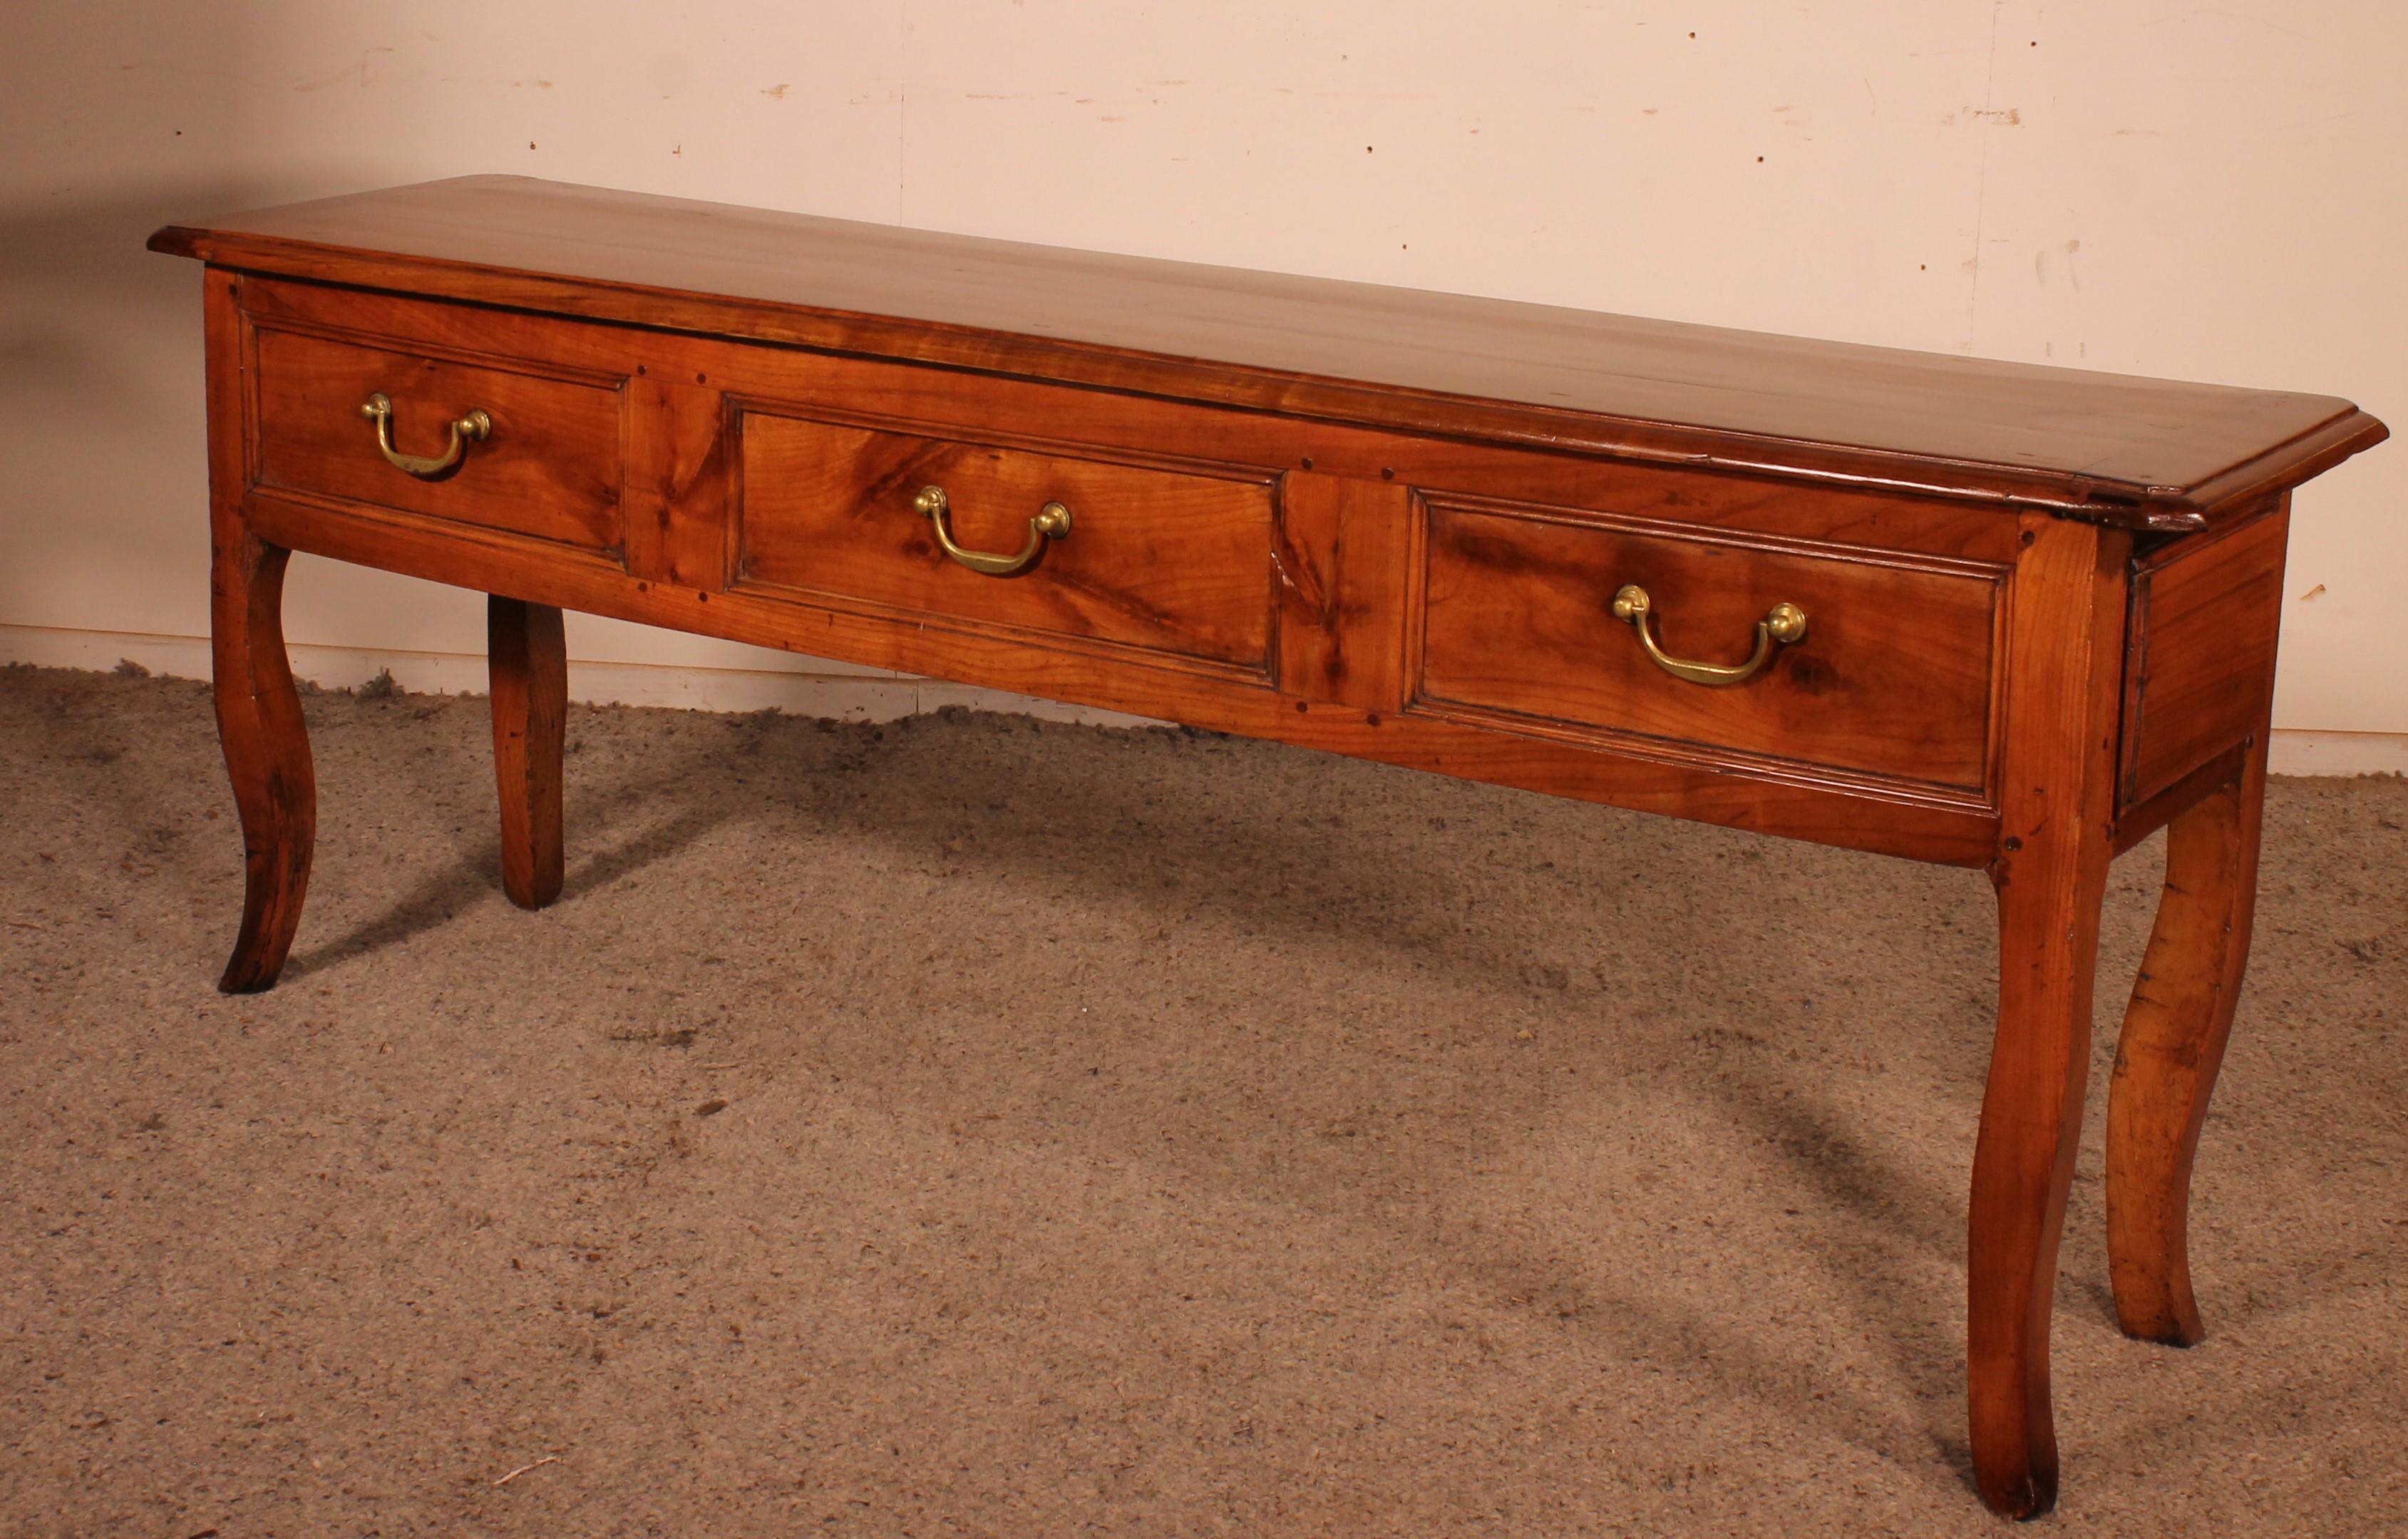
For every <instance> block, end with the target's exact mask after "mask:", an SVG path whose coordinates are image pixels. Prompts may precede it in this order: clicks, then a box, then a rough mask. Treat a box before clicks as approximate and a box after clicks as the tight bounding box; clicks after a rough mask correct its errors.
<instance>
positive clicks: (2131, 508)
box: [151, 177, 2384, 526]
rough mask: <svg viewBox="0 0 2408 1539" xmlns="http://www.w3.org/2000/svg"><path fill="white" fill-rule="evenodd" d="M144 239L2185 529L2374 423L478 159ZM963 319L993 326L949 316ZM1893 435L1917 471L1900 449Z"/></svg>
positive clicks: (2298, 475)
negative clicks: (1468, 412)
mask: <svg viewBox="0 0 2408 1539" xmlns="http://www.w3.org/2000/svg"><path fill="white" fill-rule="evenodd" d="M151 243H152V245H153V247H154V248H155V249H158V250H162V251H169V252H179V253H182V254H187V255H197V256H202V257H205V258H207V259H208V260H210V261H213V262H217V263H220V264H222V265H227V266H242V267H251V268H256V269H259V270H265V271H275V272H289V273H293V274H295V275H298V276H305V277H320V278H337V279H338V280H349V281H355V282H361V283H366V284H369V285H371V286H392V287H408V288H410V289H413V290H415V291H417V292H422V293H426V294H431V295H442V296H445V297H452V298H466V299H476V300H486V301H490V302H494V303H501V304H522V305H526V306H528V307H530V308H536V309H544V308H559V309H567V310H572V311H574V312H575V313H581V314H588V315H595V316H599V317H603V318H608V319H615V320H624V321H640V322H645V323H649V324H664V325H670V326H677V327H682V328H686V329H695V330H725V331H728V332H729V333H730V334H731V335H758V336H761V337H763V338H767V339H774V340H783V341H799V342H805V343H811V344H817V345H827V346H844V347H856V348H859V349H860V350H862V351H869V352H894V353H895V354H896V355H897V356H910V357H923V358H927V359H929V360H931V361H940V362H950V363H959V364H970V365H979V366H983V367H998V368H1002V369H1005V370H1007V371H1015V370H1016V371H1025V372H1036V373H1054V374H1057V375H1059V376H1060V377H1065V378H1077V379H1081V380H1082V381H1085V382H1090V383H1101V384H1120V385H1125V386H1127V387H1129V388H1161V389H1165V390H1168V391H1172V392H1173V393H1178V392H1179V391H1180V390H1181V389H1182V388H1183V387H1184V388H1186V389H1188V390H1190V391H1192V392H1193V393H1196V394H1197V395H1199V396H1206V395H1209V396H1211V397H1212V398H1223V399H1229V400H1232V401H1235V402H1237V403H1239V404H1248V405H1255V406H1262V407H1276V408H1284V409H1288V410H1317V411H1326V412H1328V413H1329V414H1333V415H1337V416H1340V418H1347V417H1352V418H1355V419H1357V420H1364V421H1381V422H1385V423H1389V424H1393V425H1398V426H1408V427H1422V428H1427V427H1430V426H1433V425H1435V424H1434V422H1433V421H1432V411H1433V410H1434V408H1435V406H1436V404H1437V403H1439V402H1441V401H1464V400H1473V401H1478V402H1481V403H1484V406H1485V408H1486V410H1484V411H1482V412H1480V413H1478V414H1476V416H1475V417H1473V418H1469V419H1467V418H1464V417H1462V416H1461V414H1460V413H1459V412H1458V413H1456V414H1455V425H1456V428H1457V430H1459V431H1469V432H1470V433H1471V434H1472V435H1473V436H1479V435H1480V434H1482V433H1483V432H1495V433H1498V434H1503V435H1506V436H1514V437H1520V438H1524V439H1535V440H1538V441H1549V442H1561V443H1566V444H1570V445H1574V446H1586V447H1620V448H1623V449H1626V450H1630V451H1634V452H1649V453H1657V454H1661V455H1664V456H1666V457H1671V458H1687V459H1690V460H1693V461H1696V460H1701V459H1703V460H1711V461H1713V462H1716V463H1731V464H1748V463H1771V464H1783V465H1789V466H1791V467H1796V468H1801V469H1805V468H1812V469H1814V470H1817V471H1818V472H1821V473H1828V474H1832V475H1835V476H1839V477H1841V478H1842V479H1845V478H1847V477H1850V476H1854V477H1860V478H1864V479H1872V480H1880V479H1884V478H1885V476H1887V475H1889V474H1890V473H1891V472H1894V471H1899V470H1903V471H1904V475H1903V477H1902V479H1904V480H1905V481H1907V482H1911V483H1913V484H1918V485H1932V486H1935V487H1945V488H1946V489H1952V490H1954V491H1956V492H1957V493H1959V494H1963V495H1991V496H2026V497H2046V496H2056V497H2058V498H2060V499H2062V500H2066V501H2070V502H2073V503H2077V504H2087V503H2088V502H2089V501H2090V500H2091V499H2093V498H2096V497H2099V496H2101V495H2102V494H2103V495H2104V496H2106V497H2108V498H2109V499H2110V500H2108V501H2105V502H2101V503H2100V504H2099V505H2098V506H2097V508H2096V510H2095V511H2096V515H2097V516H2098V517H2100V519H2102V520H2104V521H2109V522H2129V523H2151V522H2154V523H2157V524H2159V525H2165V526H2182V525H2185V524H2188V525H2190V526H2198V525H2199V524H2200V511H2201V509H2202V507H2203V506H2204V505H2205V504H2206V502H2208V501H2210V500H2214V499H2219V498H2222V497H2223V496H2225V495H2226V494H2227V493H2229V492H2237V491H2239V490H2244V489H2247V488H2248V487H2250V486H2254V485H2256V484H2257V482H2263V481H2266V480H2268V479H2269V478H2272V479H2273V480H2275V481H2278V482H2279V481H2281V480H2284V479H2286V478H2287V479H2289V480H2299V479H2303V478H2304V475H2305V474H2309V473H2313V470H2312V469H2309V468H2308V467H2310V466H2313V467H2316V468H2321V467H2323V466H2324V465H2328V464H2330V463H2333V462H2334V461H2336V460H2338V459H2340V458H2343V457H2346V455H2347V454H2348V453H2353V452H2355V451H2356V450H2357V449H2360V448H2364V447H2366V446H2367V445H2368V444H2370V443H2372V442H2374V441H2376V440H2378V439H2380V438H2381V437H2382V436H2383V431H2384V430H2383V428H2382V424H2379V423H2376V422H2375V421H2374V420H2373V419H2372V418H2371V417H2367V416H2365V415H2364V414H2363V413H2361V412H2358V410H2357V409H2356V408H2354V407H2352V406H2351V405H2350V404H2349V403H2348V402H2346V401H2342V400H2339V399H2336V398H2333V397H2329V396H2306V395H2298V394H2293V393H2289V392H2273V391H2249V390H2238V389H2232V388H2228V387H2223V386H2215V385H2202V384H2187V383H2178V382H2173V381H2160V380H2144V379H2138V378H2132V377H2127V376H2121V375H2113V374H2103V373H2096V372H2090V371H2085V370H2075V369H2062V368H2052V367H2041V366H2034V365H2024V364H2005V363H1995V362H1989V361H1985V360H1978V359H1971V358H1963V357H1956V356H1951V355H1945V354H1938V353H1924V352H1906V351H1901V350H1897V349H1887V348H1874V347H1864V346H1858V345H1855V344H1847V343H1838V342H1826V341H1813V340H1805V339H1801V338H1788V337H1777V336H1770V335H1764V334H1759V333H1754V332H1745V331H1735V330H1727V329H1723V328H1718V327H1712V326H1699V325H1690V324H1679V323H1674V322H1668V321H1656V320H1645V319H1638V318H1633V317H1627V316H1616V315H1605V314H1597V313H1592V312H1588V311H1584V310H1575V309H1561V308H1556V307H1551V306H1543V305H1532V304H1522V303H1517V302H1512V301H1507V300H1499V299H1484V298H1475V297H1469V296H1465V295H1446V294H1434V293H1427V292H1424V291H1420V290H1413V289H1404V288H1395V287H1387V286H1383V285H1378V284H1369V283H1354V282H1342V281H1337V280H1328V279H1319V278H1308V277H1300V276H1291V275H1283V274H1274V273H1256V272H1246V271H1240V270H1238V269H1233V268H1225V267H1210V266H1199V265H1196V264H1191V263H1183V262H1169V261H1162V260H1157V259H1153V258H1144V257H1132V256H1115V255H1107V254H1103V253H1097V252H1076V251H1065V250H1060V249H1056V248H1053V247H1047V246H1037V245H1027V244H1022V243H1018V242H1012V241H1002V240H990V239H984V238H980V237H969V236H960V235H949V234H939V233H934V232H928V231H918V230H908V229H902V228H898V227H895V226H889V225H882V224H870V223H855V222H852V221H846V220H835V219H824V218H818V217H815V216H810V215H803V214H790V213H779V212H772V211H767V210H759V209H739V208H735V207H730V206H726V205H719V204H709V203H698V202H693V201H689V200H685V199H680V198H667V197H660V196H655V195H652V194H635V193H621V192H612V191H608V190H604V189H597V188H590V187H579V186H572V185H568V184H565V183H555V182H546V181H539V180H531V179H526V178H518V177H466V178H460V179H456V180H449V181H439V182H427V183H422V184H418V185H415V186H409V187H399V188H391V189H387V190H384V191H380V192H372V193H361V194H351V195H347V196H342V197H333V198H324V199H321V200H318V201H315V202H310V203H302V204H294V205H290V206H287V207H284V208H280V209H266V210H261V211H257V212H252V213H245V214H236V215H231V216H227V217H225V218H223V219H221V220H219V221H216V222H215V223H203V224H198V225H172V226H169V227H168V228H166V229H163V230H161V231H160V232H159V233H158V234H157V235H156V236H154V237H152V241H151ZM957 330H958V331H974V332H975V333H976V334H977V335H968V336H964V335H954V336H947V335H943V333H945V332H948V331H957ZM1016 339H1025V340H1016ZM1046 343H1051V344H1056V345H1055V346H1053V347H1050V348H1049V347H1047V346H1043V345H1039V344H1046ZM1066 345H1067V347H1068V350H1069V351H1068V352H1067V353H1066V352H1065V351H1064V347H1065V346H1066ZM1098 353H1100V354H1106V355H1105V356H1097V354H1098ZM1078 354H1086V356H1084V357H1083V358H1082V357H1080V356H1078ZM1157 361H1158V362H1159V365H1160V367H1155V365H1156V362H1157ZM1182 361H1201V362H1202V363H1203V364H1204V365H1207V366H1210V365H1219V366H1223V367H1221V368H1219V369H1214V368H1211V367H1206V368H1202V369H1200V370H1199V369H1198V368H1197V367H1192V366H1191V367H1182ZM1314 381H1343V382H1344V385H1345V388H1343V389H1340V390H1336V391H1334V392H1331V391H1325V390H1322V389H1320V388H1318V387H1317V386H1316V385H1315V383H1314ZM1582 418H1590V419H1596V420H1595V421H1591V422H1588V423H1585V424H1584V423H1582V422H1580V421H1579V419H1582ZM1900 456H1904V457H1906V458H1908V459H1911V460H1913V461H1914V462H1917V463H1915V464H1914V465H1912V466H1909V467H1900V466H1898V465H1897V464H1895V463H1894V462H1895V461H1896V460H1897V459H1898V458H1899V457H1900Z"/></svg>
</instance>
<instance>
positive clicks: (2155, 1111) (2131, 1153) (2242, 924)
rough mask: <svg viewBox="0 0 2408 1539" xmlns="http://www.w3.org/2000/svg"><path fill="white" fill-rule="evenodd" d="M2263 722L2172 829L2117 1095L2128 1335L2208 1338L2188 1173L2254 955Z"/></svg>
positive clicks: (2111, 1247)
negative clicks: (2194, 1268) (2194, 1257)
mask: <svg viewBox="0 0 2408 1539" xmlns="http://www.w3.org/2000/svg"><path fill="white" fill-rule="evenodd" d="M2267 740H2268V733H2267V732H2266V731H2265V730H2264V727H2263V724H2262V721H2261V724H2260V727H2259V730H2258V731H2257V735H2256V737H2255V738H2254V739H2253V740H2252V741H2251V742H2250V745H2249V748H2248V751H2247V753H2246V755H2245V756H2244V757H2243V761H2242V764H2241V767H2240V769H2239V770H2238V771H2237V772H2236V773H2235V774H2233V775H2232V777H2231V778H2230V779H2229V780H2228V781H2226V782H2225V784H2222V785H2220V786H2218V787H2217V788H2216V789H2215V790H2214V792H2213V793H2211V794H2210V795H2209V796H2208V797H2207V798H2204V799H2203V800H2200V801H2199V802H2196V803H2194V804H2193V805H2192V806H2191V807H2190V808H2188V809H2187V810H2186V811H2185V812H2184V813H2182V815H2181V816H2179V817H2177V818H2175V819H2174V820H2173V822H2172V823H2171V825H2170V826H2169V827H2168V829H2167V833H2166V877H2165V889H2164V891H2163V893H2162V894H2161V895H2160V897H2159V898H2158V899H2157V923H2156V925H2155V926H2154V927H2153V928H2152V929H2151V930H2150V933H2149V949H2148V952H2147V954H2146V956H2144V957H2143V960H2142V962H2141V974H2140V978H2139V979H2138V981H2137V982H2135V983H2134V985H2133V986H2132V999H2131V1003H2130V1004H2129V1005H2128V1007H2127V1008H2126V1010H2125V1012H2124V1029H2123V1033H2122V1035H2121V1036H2120V1037H2119V1038H2118V1039H2117V1041H2116V1043H2115V1073H2114V1080H2113V1082H2112V1083H2111V1085H2110V1086H2109V1090H2108V1098H2107V1262H2108V1272H2109V1275H2110V1277H2111V1278H2112V1280H2113V1282H2114V1292H2115V1317H2116V1320H2117V1323H2119V1324H2120V1325H2122V1327H2123V1328H2124V1330H2125V1333H2126V1334H2128V1335H2131V1336H2137V1337H2140V1338H2141V1339H2143V1340H2144V1341H2156V1342H2163V1343H2165V1344H2167V1345H2171V1346H2190V1345H2196V1344H2197V1343H2198V1342H2199V1341H2200V1338H2201V1337H2202V1336H2203V1335H2205V1334H2206V1328H2205V1327H2204V1325H2203V1324H2202V1323H2201V1321H2200V1312H2199V1299H2198V1296H2197V1295H2196V1294H2195V1293H2194V1292H2193V1291H2192V1288H2191V1280H2190V1178H2191V1168H2192V1166H2193V1164H2194V1163H2195V1162H2196V1161H2197V1159H2198V1156H2199V1135H2200V1129H2201V1128H2203V1127H2204V1126H2205V1125H2206V1122H2207V1106H2208V1098H2209V1097H2210V1096H2212V1095H2213V1094H2214V1091H2215V1078H2216V1074H2217V1072H2218V1071H2219V1070H2220V1069H2222V1067H2223V1065H2224V1048H2225V1043H2227V1041H2228V1040H2229V1038H2230V1037H2231V1034H2232V1015H2233V1011H2234V1009H2235V1008H2236V1007H2237V1006H2238V1005H2239V1003H2240V1001H2241V980H2242V975H2243V973H2244V972H2245V971H2247V969H2248V965H2249V934H2250V925H2251V921H2252V918H2253V916H2254V915H2255V913H2256V910H2257V842H2258V827H2259V822H2260V816H2261V813H2262V811H2263V808H2264V804H2265V799H2266V747H2267Z"/></svg>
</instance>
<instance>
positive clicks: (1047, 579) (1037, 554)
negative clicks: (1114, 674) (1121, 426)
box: [737, 411, 1273, 669]
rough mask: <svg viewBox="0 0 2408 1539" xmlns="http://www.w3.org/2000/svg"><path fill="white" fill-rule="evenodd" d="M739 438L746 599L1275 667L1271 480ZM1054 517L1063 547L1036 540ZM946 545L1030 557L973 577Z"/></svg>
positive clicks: (742, 423) (795, 423) (768, 421)
mask: <svg viewBox="0 0 2408 1539" xmlns="http://www.w3.org/2000/svg"><path fill="white" fill-rule="evenodd" d="M738 437H739V439H740V443H741V454H740V463H741V467H742V475H743V486H742V491H741V493H740V496H739V497H738V531H737V554H738V567H737V570H738V585H739V586H742V587H748V588H754V589H765V588H766V589H778V590H786V591H791V592H796V593H799V594H805V595H810V596H812V597H818V598H823V599H832V600H836V601H839V602H840V603H851V604H867V605H873V606H878V607H880V608H882V609H886V610H891V611H903V612H905V613H910V614H915V615H922V616H935V617H941V618H943V619H946V620H951V621H957V622H968V623H971V624H973V625H980V624H983V625H992V626H1011V627H1016V628H1020V629H1024V630H1027V631H1035V632H1041V633H1050V634H1053V635H1056V636H1064V637H1077V638H1081V639H1084V640H1097V641H1106V642H1116V643H1121V644H1125V645H1127V646H1133V647H1143V648H1147V649H1150V650H1153V651H1156V652H1163V653H1171V654H1178V655H1180V656H1183V657H1192V658H1198V659H1203V660H1207V661H1211V662H1215V663H1226V664H1236V665H1239V666H1240V667H1243V668H1245V669H1268V667H1269V651H1270V628H1271V606H1272V598H1273V593H1272V585H1271V582H1272V571H1271V554H1270V553H1271V521H1272V486H1271V482H1270V479H1269V476H1268V475H1262V474H1252V473H1248V472H1244V471H1236V470H1233V471H1230V472H1227V473H1226V474H1206V473H1199V472H1196V471H1190V470H1172V469H1164V468H1158V467H1152V466H1145V465H1136V464H1129V463H1125V462H1123V461H1120V460H1116V459H1112V458H1107V457H1101V456H1100V455H1099V456H1098V457H1092V458H1091V457H1087V456H1086V455H1083V454H1081V453H1077V452H1075V451H1065V450H1052V451H1046V452H1039V451H1037V450H1033V449H1025V448H1012V447H1006V446H1002V445H996V444H985V443H978V442H973V441H968V439H963V438H951V437H928V436H924V435H922V434H920V433H916V432H911V431H904V430H894V429H876V428H868V427H860V426H849V425H845V424H838V423H829V422H817V421H810V420H807V419H804V418H800V417H794V416H786V415H781V414H772V413H768V412H764V411H749V412H746V413H744V414H743V415H742V416H741V417H740V418H739V420H738ZM1104 453H1109V452H1104ZM931 487H940V488H942V489H943V493H944V498H943V500H944V507H943V510H942V517H943V523H942V526H941V528H940V526H939V521H938V520H937V519H936V518H933V517H931V516H930V515H929V514H928V513H927V512H926V511H923V509H922V507H921V506H920V500H921V496H922V494H923V492H924V491H925V490H926V489H928V488H931ZM1048 504H1058V505H1060V507H1061V508H1062V509H1063V510H1065V511H1066V513H1067V518H1068V526H1067V530H1066V531H1065V532H1063V533H1062V534H1061V535H1060V537H1059V538H1047V537H1046V536H1045V535H1043V534H1040V533H1039V532H1038V531H1037V530H1036V528H1035V527H1034V525H1033V521H1035V520H1037V519H1038V518H1039V516H1040V515H1041V514H1042V513H1043V512H1044V511H1045V509H1046V507H1047V505H1048ZM944 538H950V539H951V540H952V541H953V544H954V545H956V546H958V547H960V548H961V549H962V550H964V551H966V552H969V553H972V554H989V555H994V556H996V557H1000V558H1005V559H1006V560H1009V559H1011V558H1016V557H1018V556H1019V555H1021V554H1022V553H1023V552H1024V551H1030V552H1031V558H1030V559H1029V560H1028V561H1027V563H1026V564H1025V566H1022V567H1019V568H1017V569H1016V570H1014V571H1011V572H1010V573H1009V574H998V573H992V572H984V571H979V570H974V569H973V568H971V567H969V566H966V565H964V564H963V563H962V562H961V561H959V560H957V559H955V558H954V557H953V556H952V555H949V554H947V552H946V550H945V548H944V546H943V544H942V543H941V539H944ZM1032 547H1033V550H1032ZM996 564H1001V563H996Z"/></svg>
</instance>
